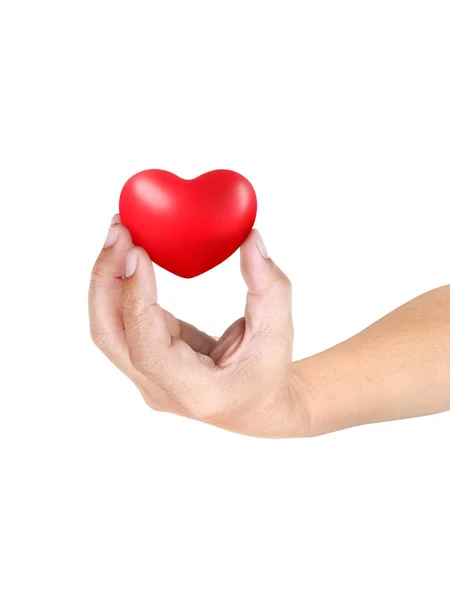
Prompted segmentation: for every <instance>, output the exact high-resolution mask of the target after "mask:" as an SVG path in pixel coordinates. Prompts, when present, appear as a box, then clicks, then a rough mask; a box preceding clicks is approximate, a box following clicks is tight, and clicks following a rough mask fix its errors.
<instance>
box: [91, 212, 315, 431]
mask: <svg viewBox="0 0 450 600" xmlns="http://www.w3.org/2000/svg"><path fill="white" fill-rule="evenodd" d="M241 271H242V275H243V277H244V280H245V283H246V285H247V287H248V294H247V303H246V307H245V316H244V317H243V318H241V319H239V320H238V321H236V322H235V323H233V324H232V325H231V326H230V327H229V328H228V329H227V330H226V331H225V333H224V334H223V335H222V337H221V338H220V339H218V340H217V339H215V338H213V337H211V336H209V335H207V334H205V333H203V332H201V331H199V330H198V329H196V328H195V327H193V326H192V325H189V324H188V323H185V322H183V321H180V320H178V319H176V318H175V317H174V316H173V315H172V314H170V313H169V312H167V311H165V310H163V309H162V308H161V307H160V306H159V305H158V304H157V292H156V281H155V274H154V270H153V265H152V263H151V261H150V259H149V257H148V255H147V253H146V252H145V251H144V250H143V249H142V248H138V247H135V246H133V242H132V240H131V236H130V233H129V231H128V230H127V229H126V228H125V227H124V226H123V225H122V224H121V223H120V219H119V218H118V216H116V217H114V218H113V222H112V225H111V228H110V230H109V233H108V238H107V241H106V242H105V247H104V248H103V250H102V251H101V253H100V256H99V257H98V259H97V261H96V263H95V266H94V269H93V271H92V278H91V286H90V292H89V312H90V323H91V335H92V338H93V340H94V342H95V343H96V345H97V346H98V347H99V348H100V349H101V350H102V351H103V352H104V354H106V356H108V358H109V359H110V360H111V361H112V362H113V363H114V364H115V365H116V366H117V367H118V368H119V369H121V371H123V372H124V373H125V374H126V375H127V376H128V377H129V378H130V379H131V380H132V381H133V382H134V383H135V384H136V386H137V387H138V389H139V390H140V392H141V394H142V396H143V397H144V399H145V401H146V402H147V404H148V405H149V406H150V407H151V408H153V409H155V410H159V411H167V412H172V413H175V414H178V415H183V416H185V417H189V418H192V419H196V420H199V421H203V422H206V423H210V424H212V425H216V426H218V427H222V428H224V429H228V430H231V431H235V432H238V433H243V434H247V435H253V436H258V437H294V436H295V437H296V436H303V435H308V430H309V411H308V408H307V405H306V403H305V402H304V401H303V400H302V394H301V393H299V384H298V382H297V381H296V377H295V374H294V371H293V369H292V343H293V326H292V313H291V285H290V282H289V280H288V278H287V277H286V275H284V273H283V272H282V271H281V270H280V269H279V268H278V267H277V266H276V265H275V264H274V263H273V262H272V260H271V259H270V258H268V257H267V254H266V251H265V248H264V244H263V242H262V239H261V237H260V235H259V233H258V232H257V231H256V230H253V231H252V232H251V234H250V235H249V237H248V238H247V240H246V241H245V242H244V244H243V245H242V247H241Z"/></svg>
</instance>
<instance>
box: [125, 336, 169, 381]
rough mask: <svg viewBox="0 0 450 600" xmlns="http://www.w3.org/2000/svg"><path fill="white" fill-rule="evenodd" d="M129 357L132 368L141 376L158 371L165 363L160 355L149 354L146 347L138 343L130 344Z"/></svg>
mask: <svg viewBox="0 0 450 600" xmlns="http://www.w3.org/2000/svg"><path fill="white" fill-rule="evenodd" d="M129 356H130V362H131V364H132V365H133V367H134V368H135V369H136V371H139V373H142V375H151V374H152V373H154V372H155V371H158V370H160V369H161V367H162V366H163V364H164V363H165V358H164V356H163V355H162V354H161V353H158V352H150V350H149V348H148V347H147V346H146V345H144V344H140V343H137V344H130V349H129Z"/></svg>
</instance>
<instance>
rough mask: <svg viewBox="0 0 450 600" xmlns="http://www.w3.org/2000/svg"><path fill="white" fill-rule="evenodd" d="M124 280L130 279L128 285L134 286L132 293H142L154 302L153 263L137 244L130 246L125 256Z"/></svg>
mask: <svg viewBox="0 0 450 600" xmlns="http://www.w3.org/2000/svg"><path fill="white" fill-rule="evenodd" d="M124 279H125V281H130V284H129V286H128V287H130V288H135V289H136V290H139V291H135V292H134V293H136V294H142V295H143V296H145V297H147V298H148V299H151V302H155V303H156V296H157V293H156V279H155V271H154V268H153V263H152V261H151V260H150V257H149V255H148V254H147V252H146V251H145V250H144V248H140V247H139V246H132V247H131V248H129V249H128V250H127V254H126V257H125V278H124Z"/></svg>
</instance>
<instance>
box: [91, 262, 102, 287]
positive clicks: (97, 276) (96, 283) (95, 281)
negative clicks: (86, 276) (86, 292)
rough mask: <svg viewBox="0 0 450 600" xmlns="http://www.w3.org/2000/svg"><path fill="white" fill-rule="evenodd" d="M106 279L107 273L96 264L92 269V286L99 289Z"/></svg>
mask: <svg viewBox="0 0 450 600" xmlns="http://www.w3.org/2000/svg"><path fill="white" fill-rule="evenodd" d="M104 280H105V274H104V273H103V272H102V271H100V269H98V268H97V267H96V266H95V267H94V268H93V269H92V271H91V288H93V289H97V288H99V287H102V286H103V284H104Z"/></svg>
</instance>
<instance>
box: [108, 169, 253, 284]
mask: <svg viewBox="0 0 450 600" xmlns="http://www.w3.org/2000/svg"><path fill="white" fill-rule="evenodd" d="M119 212H120V217H121V220H122V223H123V224H124V225H125V226H126V227H127V228H128V229H129V230H130V233H131V237H132V239H133V243H134V244H135V245H136V246H141V247H142V248H145V250H146V251H147V252H148V254H149V256H150V258H151V259H152V260H153V261H154V262H155V263H156V264H157V265H159V266H160V267H163V268H164V269H166V270H167V271H170V272H171V273H174V274H175V275H178V276H180V277H186V278H191V277H196V276H197V275H201V274H202V273H205V272H206V271H209V270H210V269H212V268H214V267H216V266H217V265H219V264H220V263H221V262H223V261H224V260H226V259H227V258H228V257H229V256H231V255H232V254H233V253H234V252H235V251H236V250H237V249H238V248H239V246H240V245H241V244H242V243H243V242H244V241H245V239H246V238H247V236H248V235H249V233H250V231H251V229H252V227H253V224H254V222H255V218H256V194H255V190H254V189H253V186H252V184H251V183H250V182H249V181H248V180H247V179H246V178H245V177H243V176H242V175H239V173H236V172H235V171H229V170H226V169H219V170H216V171H209V172H208V173H204V174H203V175H200V176H199V177H196V178H195V179H182V178H181V177H178V176H177V175H174V174H173V173H169V172H168V171H163V170H160V169H149V170H147V171H141V172H140V173H136V174H135V175H133V176H132V177H130V179H128V181H127V182H126V183H125V185H124V186H123V189H122V192H121V194H120V202H119Z"/></svg>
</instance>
